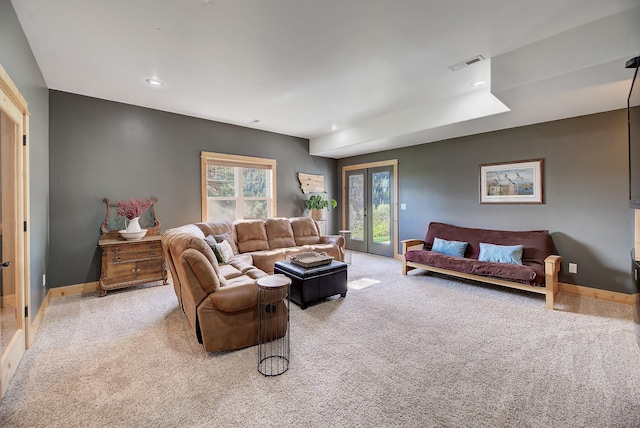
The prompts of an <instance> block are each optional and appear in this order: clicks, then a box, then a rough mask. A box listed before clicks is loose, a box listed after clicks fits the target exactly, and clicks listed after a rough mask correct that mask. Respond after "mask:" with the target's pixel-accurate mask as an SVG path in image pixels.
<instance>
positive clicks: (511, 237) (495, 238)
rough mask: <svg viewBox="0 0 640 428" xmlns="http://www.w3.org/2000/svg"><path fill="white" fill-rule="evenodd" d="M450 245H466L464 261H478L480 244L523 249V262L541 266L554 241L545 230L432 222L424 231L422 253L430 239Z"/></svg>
mask: <svg viewBox="0 0 640 428" xmlns="http://www.w3.org/2000/svg"><path fill="white" fill-rule="evenodd" d="M435 237H438V238H440V239H446V240H449V241H462V242H468V243H469V244H468V245H467V249H466V251H465V255H464V256H465V257H466V258H469V259H476V260H477V259H478V256H479V255H480V243H481V242H485V243H488V244H497V245H522V246H523V252H522V262H523V264H524V265H527V263H528V262H529V263H537V264H541V265H543V266H544V259H545V258H547V257H548V256H549V255H551V254H552V252H553V241H552V239H551V235H550V234H549V231H548V230H530V231H509V230H491V229H474V228H470V227H459V226H453V225H450V224H445V223H438V222H432V223H430V224H429V228H428V229H427V235H426V237H425V249H427V250H431V248H432V245H433V238H435Z"/></svg>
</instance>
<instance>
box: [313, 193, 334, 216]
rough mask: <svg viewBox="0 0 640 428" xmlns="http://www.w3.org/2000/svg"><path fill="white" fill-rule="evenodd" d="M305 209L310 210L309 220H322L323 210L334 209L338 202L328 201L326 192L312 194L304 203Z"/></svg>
mask: <svg viewBox="0 0 640 428" xmlns="http://www.w3.org/2000/svg"><path fill="white" fill-rule="evenodd" d="M306 205H307V209H310V210H311V218H312V219H314V220H322V219H323V218H324V210H325V209H328V208H335V207H337V206H338V201H336V200H335V199H328V198H327V192H322V193H314V194H313V195H311V196H309V199H308V200H307V201H306Z"/></svg>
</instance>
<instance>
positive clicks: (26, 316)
mask: <svg viewBox="0 0 640 428" xmlns="http://www.w3.org/2000/svg"><path fill="white" fill-rule="evenodd" d="M24 317H25V318H29V306H25V307H24Z"/></svg>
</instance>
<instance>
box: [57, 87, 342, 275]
mask: <svg viewBox="0 0 640 428" xmlns="http://www.w3.org/2000/svg"><path fill="white" fill-rule="evenodd" d="M50 126H51V130H50V139H51V153H50V182H51V193H50V195H51V208H50V221H51V248H50V251H51V262H50V268H49V273H48V282H49V284H48V286H50V287H59V286H65V285H72V284H79V283H84V282H91V281H97V280H98V278H99V271H100V254H99V251H98V247H97V242H98V238H99V234H100V232H99V229H100V224H101V223H102V221H103V219H104V215H105V205H104V203H103V202H102V198H104V197H109V198H110V199H111V200H112V201H115V200H118V199H129V198H131V197H137V198H147V197H151V196H155V197H157V198H158V205H157V214H158V217H159V219H160V222H161V229H162V230H166V229H168V228H170V227H175V226H180V225H183V224H187V223H193V222H197V221H200V219H201V207H200V198H201V190H200V152H201V151H203V150H204V151H211V152H221V153H231V154H238V155H245V156H256V157H263V158H272V159H276V161H277V183H276V185H277V198H278V215H279V216H283V217H292V216H300V215H304V200H305V199H306V198H305V197H304V196H303V194H302V191H301V190H300V185H299V182H298V179H297V173H298V172H305V173H309V174H321V175H324V176H325V178H326V182H325V183H326V187H327V189H329V191H330V193H332V194H333V195H337V192H336V189H337V182H336V180H335V179H334V177H335V171H336V161H335V160H333V159H325V158H319V157H314V156H310V155H309V150H308V140H306V139H302V138H296V137H290V136H286V135H280V134H274V133H270V132H264V131H258V130H254V129H249V128H243V127H239V126H234V125H228V124H223V123H218V122H212V121H208V120H203V119H197V118H193V117H187V116H181V115H177V114H171V113H166V112H161V111H157V110H150V109H146V108H141V107H136V106H132V105H127V104H120V103H115V102H110V101H105V100H100V99H96V98H90V97H85V96H80V95H74V94H69V93H65V92H59V91H51V92H50ZM333 197H335V196H333ZM332 215H333V217H332V218H331V219H330V223H329V225H328V226H329V230H330V231H332V230H333V231H337V229H338V224H337V210H334V213H333V214H332Z"/></svg>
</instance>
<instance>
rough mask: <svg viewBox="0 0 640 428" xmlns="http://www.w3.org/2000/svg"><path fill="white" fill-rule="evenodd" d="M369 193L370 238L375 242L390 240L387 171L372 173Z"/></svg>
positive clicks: (386, 242)
mask: <svg viewBox="0 0 640 428" xmlns="http://www.w3.org/2000/svg"><path fill="white" fill-rule="evenodd" d="M371 195H372V202H373V216H372V218H373V224H372V228H373V233H372V236H371V238H372V240H373V242H375V243H377V244H381V243H385V244H388V243H390V242H391V202H390V198H389V173H388V172H376V173H373V174H372V180H371Z"/></svg>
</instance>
